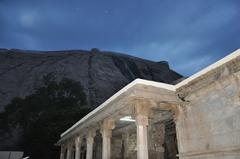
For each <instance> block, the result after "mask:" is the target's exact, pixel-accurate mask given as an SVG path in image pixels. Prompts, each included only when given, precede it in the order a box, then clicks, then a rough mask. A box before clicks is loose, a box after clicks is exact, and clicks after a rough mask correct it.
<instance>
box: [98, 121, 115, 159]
mask: <svg viewBox="0 0 240 159" xmlns="http://www.w3.org/2000/svg"><path fill="white" fill-rule="evenodd" d="M114 127H115V123H114V121H113V120H104V121H103V123H102V125H101V134H102V148H103V149H102V159H110V158H111V137H112V129H114Z"/></svg>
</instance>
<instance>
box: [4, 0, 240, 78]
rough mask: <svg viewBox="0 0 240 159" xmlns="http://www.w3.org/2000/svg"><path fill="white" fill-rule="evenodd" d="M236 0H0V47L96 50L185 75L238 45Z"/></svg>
mask: <svg viewBox="0 0 240 159" xmlns="http://www.w3.org/2000/svg"><path fill="white" fill-rule="evenodd" d="M239 33H240V0H0V48H9V49H10V48H17V49H26V50H66V49H71V50H72V49H86V50H90V49H91V48H99V49H100V50H109V51H116V52H122V53H127V54H130V55H133V56H137V57H141V58H145V59H150V60H154V61H161V60H167V61H169V63H170V65H171V67H172V68H173V69H174V70H176V71H178V72H179V73H181V74H183V75H187V76H188V75H191V74H193V73H195V72H197V71H199V70H200V69H201V68H203V67H205V66H207V65H209V64H211V63H213V62H215V61H217V60H219V59H220V58H222V57H224V56H225V55H227V54H229V53H231V52H232V51H234V50H236V49H238V48H240V34H239Z"/></svg>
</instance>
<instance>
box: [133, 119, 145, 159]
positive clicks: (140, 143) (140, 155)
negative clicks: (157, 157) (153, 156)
mask: <svg viewBox="0 0 240 159" xmlns="http://www.w3.org/2000/svg"><path fill="white" fill-rule="evenodd" d="M136 126H137V159H148V128H147V126H148V116H146V115H137V116H136Z"/></svg>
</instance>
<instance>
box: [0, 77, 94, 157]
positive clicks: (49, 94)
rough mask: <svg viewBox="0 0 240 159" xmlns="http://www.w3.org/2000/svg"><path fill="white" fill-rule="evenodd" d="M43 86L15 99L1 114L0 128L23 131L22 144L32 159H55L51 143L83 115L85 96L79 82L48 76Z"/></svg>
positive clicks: (85, 110)
mask: <svg viewBox="0 0 240 159" xmlns="http://www.w3.org/2000/svg"><path fill="white" fill-rule="evenodd" d="M43 81H44V86H43V87H41V88H38V89H37V90H36V91H35V93H34V94H32V95H30V96H27V97H25V98H24V99H21V98H15V99H13V100H12V102H11V103H10V104H9V105H8V106H7V107H6V108H5V111H4V112H3V113H1V114H0V119H1V120H0V125H1V128H2V129H3V128H4V129H5V130H6V131H10V130H11V129H12V128H16V127H19V128H21V129H22V131H23V136H22V139H23V140H22V142H21V147H22V149H23V150H24V153H25V156H28V155H29V156H30V157H31V158H34V159H55V158H58V156H59V152H58V151H59V148H58V147H55V146H54V143H56V142H57V140H58V139H59V136H60V133H61V132H63V131H64V130H66V129H67V128H69V127H70V126H71V125H72V124H74V123H75V122H76V121H78V120H79V119H80V118H82V117H83V116H85V115H86V114H87V113H88V112H89V111H90V110H89V109H88V108H87V107H86V105H87V103H86V96H85V94H84V92H83V89H82V86H81V84H80V83H79V82H75V81H73V80H70V79H62V80H61V81H60V82H56V80H54V79H53V78H52V76H51V75H47V76H45V77H44V80H43Z"/></svg>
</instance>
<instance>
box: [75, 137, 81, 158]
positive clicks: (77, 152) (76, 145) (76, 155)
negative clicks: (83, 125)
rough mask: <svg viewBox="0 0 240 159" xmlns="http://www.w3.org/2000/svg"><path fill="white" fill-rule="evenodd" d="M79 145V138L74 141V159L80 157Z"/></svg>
mask: <svg viewBox="0 0 240 159" xmlns="http://www.w3.org/2000/svg"><path fill="white" fill-rule="evenodd" d="M81 143H82V139H81V137H80V136H78V137H76V139H75V159H80V156H81Z"/></svg>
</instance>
